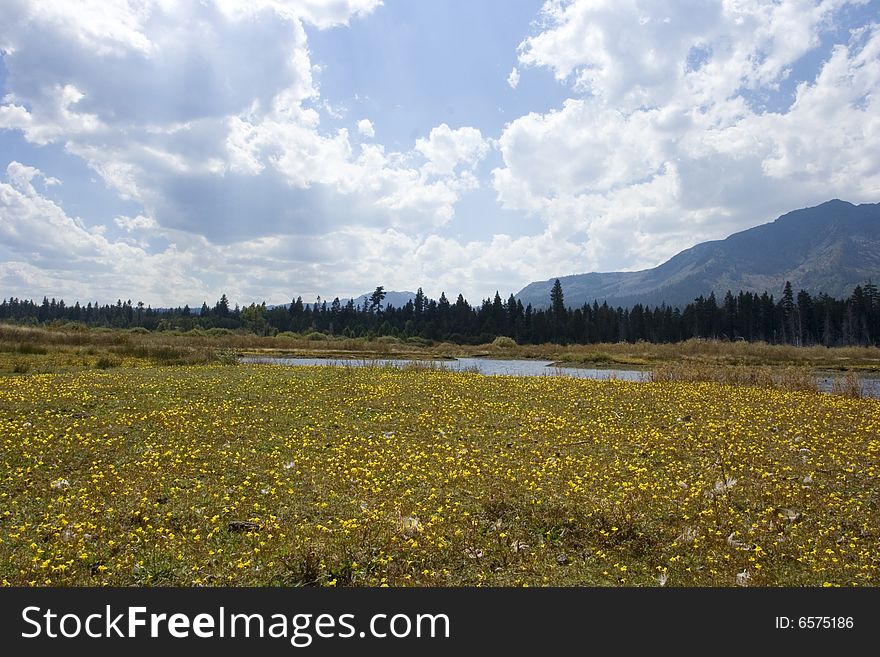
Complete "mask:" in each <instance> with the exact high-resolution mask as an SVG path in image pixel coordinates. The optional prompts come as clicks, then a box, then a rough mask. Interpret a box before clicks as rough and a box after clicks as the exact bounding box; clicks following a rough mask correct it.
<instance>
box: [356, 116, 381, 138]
mask: <svg viewBox="0 0 880 657" xmlns="http://www.w3.org/2000/svg"><path fill="white" fill-rule="evenodd" d="M357 129H358V134H359V135H361V136H362V137H367V138H368V139H372V138H373V137H375V136H376V130H375V129H374V128H373V124H372V123H371V122H370V120H369V119H361V120H360V121H358V124H357Z"/></svg>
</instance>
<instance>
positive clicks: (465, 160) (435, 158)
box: [415, 123, 490, 175]
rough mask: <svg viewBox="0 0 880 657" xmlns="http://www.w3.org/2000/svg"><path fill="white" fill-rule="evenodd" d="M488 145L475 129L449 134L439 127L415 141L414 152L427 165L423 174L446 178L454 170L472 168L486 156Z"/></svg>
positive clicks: (442, 125)
mask: <svg viewBox="0 0 880 657" xmlns="http://www.w3.org/2000/svg"><path fill="white" fill-rule="evenodd" d="M489 147H490V144H489V142H488V141H487V140H485V139H483V135H482V134H480V131H479V130H477V129H476V128H467V127H466V128H458V129H457V130H453V129H452V128H450V127H449V126H448V125H446V124H445V123H441V124H440V125H439V126H437V127H436V128H433V129H432V130H431V133H430V135H428V138H427V139H417V140H416V148H415V150H417V151H418V152H419V153H421V154H422V155H423V156H424V157H425V159H427V160H428V164H427V166H426V167H425V170H426V171H427V172H429V173H432V174H437V175H450V174H452V173H453V171H454V170H455V169H456V167H458V166H463V167H465V168H473V167H474V166H475V165H476V164H477V162H479V161H480V160H482V159H483V158H484V157H486V155H487V154H488V152H489Z"/></svg>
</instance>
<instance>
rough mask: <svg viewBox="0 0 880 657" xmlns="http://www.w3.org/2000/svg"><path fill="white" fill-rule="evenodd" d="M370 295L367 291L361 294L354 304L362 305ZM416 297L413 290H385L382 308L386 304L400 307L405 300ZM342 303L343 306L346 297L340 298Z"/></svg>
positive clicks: (346, 300) (346, 301) (403, 304)
mask: <svg viewBox="0 0 880 657" xmlns="http://www.w3.org/2000/svg"><path fill="white" fill-rule="evenodd" d="M371 296H373V293H372V292H367V293H366V294H362V295H361V296H359V297H357V298H356V299H355V300H354V305H355V306H363V305H364V301H365V300H368V299H369V298H370V297H371ZM415 298H416V293H415V292H394V291H393V290H391V291H387V292H385V300H384V301H383V302H382V308H383V309H384V308H386V307H387V306H394V307H395V308H401V307H403V306H405V305H406V304H407V302H409V301H412V300H413V299H415ZM341 301H342V305H343V306H344V305H345V304H346V303H348V299H341Z"/></svg>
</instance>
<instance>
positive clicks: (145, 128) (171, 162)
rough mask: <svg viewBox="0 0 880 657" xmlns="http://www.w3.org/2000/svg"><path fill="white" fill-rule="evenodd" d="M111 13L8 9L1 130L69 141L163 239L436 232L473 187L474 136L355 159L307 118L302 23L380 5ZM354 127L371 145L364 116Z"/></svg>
mask: <svg viewBox="0 0 880 657" xmlns="http://www.w3.org/2000/svg"><path fill="white" fill-rule="evenodd" d="M101 4H102V3H86V4H85V5H83V7H82V12H76V11H73V10H71V8H70V5H69V4H64V3H60V4H59V3H51V2H46V3H37V4H36V5H34V6H33V7H29V6H28V5H25V4H21V3H18V2H12V3H11V4H9V5H4V9H0V18H6V19H7V21H8V25H7V26H6V28H5V29H4V28H2V27H0V39H2V43H4V44H6V47H8V52H7V54H6V55H4V63H5V65H6V67H7V69H8V72H9V77H8V80H7V86H8V88H9V89H10V90H11V93H10V94H8V95H7V97H6V98H5V99H4V101H3V104H2V105H0V128H7V129H17V130H21V131H22V132H23V134H24V135H25V137H26V138H27V139H28V140H29V141H31V142H33V143H37V144H47V143H62V144H63V145H64V147H65V150H66V151H67V152H68V153H71V154H74V155H77V156H79V157H81V158H82V159H84V160H85V161H86V162H87V163H88V165H89V166H90V167H91V168H92V169H94V170H95V171H96V172H97V173H98V174H99V175H100V176H101V177H102V179H103V180H104V182H106V183H107V184H108V185H110V186H111V187H113V188H115V189H116V190H117V191H118V192H119V193H120V195H121V196H123V197H124V198H127V199H130V200H133V201H136V202H139V203H141V204H143V206H144V215H145V216H150V217H152V218H153V219H154V220H155V221H156V222H157V223H158V224H159V225H160V226H163V227H166V228H173V229H178V230H186V231H190V232H194V233H196V234H201V235H205V236H207V237H209V238H210V239H213V240H217V241H225V240H229V239H242V238H247V237H258V236H265V235H270V234H276V233H281V234H294V233H302V232H313V231H315V230H329V229H332V228H333V227H334V226H342V225H345V224H352V225H353V224H357V223H364V224H366V225H376V224H384V225H389V226H409V227H410V228H413V229H416V228H418V227H422V228H425V229H427V228H430V227H432V226H436V225H440V224H443V223H445V222H447V221H448V220H449V219H450V218H451V217H452V216H453V214H454V205H455V203H456V202H457V201H458V199H459V196H460V193H461V191H462V190H464V189H468V188H470V187H472V186H473V185H474V184H475V179H474V178H473V176H472V175H471V174H470V172H469V170H470V168H472V166H473V164H474V162H475V161H476V160H478V159H479V158H481V157H483V156H484V155H485V150H486V147H485V145H484V143H483V140H482V137H481V136H480V133H479V131H478V130H475V129H473V128H460V129H458V130H455V131H452V130H450V129H449V128H448V126H445V125H442V126H439V127H438V128H436V129H435V131H434V132H432V133H431V136H430V137H429V138H428V139H427V140H426V141H425V142H424V148H423V149H422V150H419V149H417V150H415V151H413V152H411V153H393V152H391V153H386V152H385V150H384V149H382V148H378V149H375V148H368V147H367V146H366V145H362V146H361V148H360V149H359V152H358V151H357V150H356V148H355V146H354V145H353V144H352V143H351V139H350V136H349V134H348V131H346V130H338V131H335V132H327V131H324V130H322V127H321V122H320V115H319V113H318V112H317V111H316V110H315V109H313V108H312V107H309V106H307V104H308V105H312V106H315V107H322V108H324V109H325V110H327V108H328V107H329V105H328V103H327V101H326V99H321V98H320V97H319V96H318V91H317V88H316V86H315V84H314V82H313V80H312V64H311V60H310V56H309V51H308V45H307V42H306V33H305V30H304V27H303V21H307V22H310V23H312V24H314V25H316V26H318V27H321V28H326V27H332V26H335V25H343V24H346V23H347V22H348V21H349V20H350V19H352V18H354V17H357V16H360V15H363V14H365V13H368V12H370V11H372V10H373V9H375V8H376V7H377V6H378V5H379V4H380V3H378V2H376V1H374V0H339V1H335V2H329V3H328V2H317V1H312V0H297V1H288V2H282V1H280V0H278V1H276V0H261V1H260V2H256V3H254V2H250V1H249V2H243V1H238V0H228V1H227V0H224V1H222V2H204V3H198V4H196V3H179V4H178V3H174V2H167V1H158V0H154V1H150V0H147V1H146V2H141V3H127V2H118V3H116V4H113V5H112V6H111V7H110V8H109V9H108V11H107V12H106V14H103V15H101V16H100V17H97V14H99V13H100V6H101ZM92 18H94V21H92V20H91V19H92ZM49 42H51V43H53V47H52V48H51V49H45V48H42V47H40V46H39V44H41V43H49ZM243 53H244V55H243ZM61 80H63V81H64V83H63V84H62V82H61ZM330 109H331V110H333V108H330ZM333 111H335V110H333ZM357 129H358V132H359V134H360V135H361V136H364V137H367V138H372V137H373V136H374V134H375V130H374V128H373V125H372V123H371V122H370V121H369V120H367V119H363V120H362V121H360V122H359V123H358V125H357ZM419 143H420V144H421V143H422V142H421V141H420V142H419ZM423 160H424V161H423ZM258 189H259V195H258V194H257V192H256V190H258ZM219 199H223V200H224V202H223V203H220V202H219ZM248 204H250V207H248ZM205 208H211V209H212V210H213V211H212V212H207V211H206V209H205Z"/></svg>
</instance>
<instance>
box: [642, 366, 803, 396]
mask: <svg viewBox="0 0 880 657" xmlns="http://www.w3.org/2000/svg"><path fill="white" fill-rule="evenodd" d="M649 379H650V380H651V381H653V382H655V383H664V382H673V381H676V382H697V381H711V382H714V383H722V384H725V385H734V386H756V387H765V388H774V389H777V390H798V391H811V392H816V391H818V382H817V380H816V376H815V374H813V372H812V371H811V370H809V369H806V368H803V367H792V366H788V367H771V366H769V365H763V366H747V365H728V366H720V367H719V366H717V365H711V364H708V363H700V362H687V363H665V364H662V365H658V366H657V367H655V368H654V369H652V370H651V373H650V375H649Z"/></svg>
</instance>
